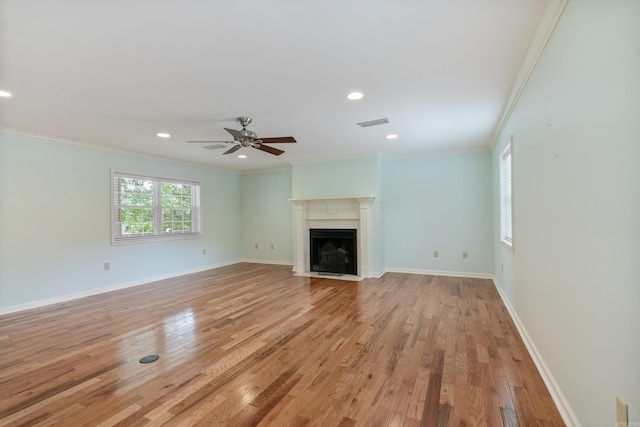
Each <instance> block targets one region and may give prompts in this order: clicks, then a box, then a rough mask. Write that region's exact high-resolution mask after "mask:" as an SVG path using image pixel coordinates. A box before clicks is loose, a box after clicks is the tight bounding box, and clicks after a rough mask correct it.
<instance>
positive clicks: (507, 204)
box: [500, 137, 513, 249]
mask: <svg viewBox="0 0 640 427" xmlns="http://www.w3.org/2000/svg"><path fill="white" fill-rule="evenodd" d="M512 145H513V137H510V138H509V141H508V142H507V146H506V147H505V148H504V150H503V151H502V153H501V154H500V240H502V242H504V243H505V244H506V245H507V246H509V247H510V248H512V249H513V156H512Z"/></svg>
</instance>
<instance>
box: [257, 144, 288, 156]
mask: <svg viewBox="0 0 640 427" xmlns="http://www.w3.org/2000/svg"><path fill="white" fill-rule="evenodd" d="M254 148H257V149H258V150H261V151H264V152H267V153H269V154H273V155H274V156H279V155H280V154H282V153H284V151H282V150H278V149H277V148H273V147H267V146H266V145H262V144H260V145H259V146H258V147H254Z"/></svg>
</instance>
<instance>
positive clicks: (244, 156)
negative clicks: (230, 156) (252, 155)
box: [238, 154, 247, 159]
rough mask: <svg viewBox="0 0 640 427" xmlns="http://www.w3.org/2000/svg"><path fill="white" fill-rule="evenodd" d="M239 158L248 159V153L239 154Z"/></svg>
mask: <svg viewBox="0 0 640 427" xmlns="http://www.w3.org/2000/svg"><path fill="white" fill-rule="evenodd" d="M238 158H239V159H246V158H247V155H246V154H238Z"/></svg>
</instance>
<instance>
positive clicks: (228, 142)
mask: <svg viewBox="0 0 640 427" xmlns="http://www.w3.org/2000/svg"><path fill="white" fill-rule="evenodd" d="M187 142H190V143H202V142H206V143H211V142H225V143H227V144H230V143H234V142H235V141H187Z"/></svg>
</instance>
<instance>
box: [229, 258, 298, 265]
mask: <svg viewBox="0 0 640 427" xmlns="http://www.w3.org/2000/svg"><path fill="white" fill-rule="evenodd" d="M240 262H250V263H253V264H272V265H293V261H278V260H271V259H243V260H241V261H240Z"/></svg>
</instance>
